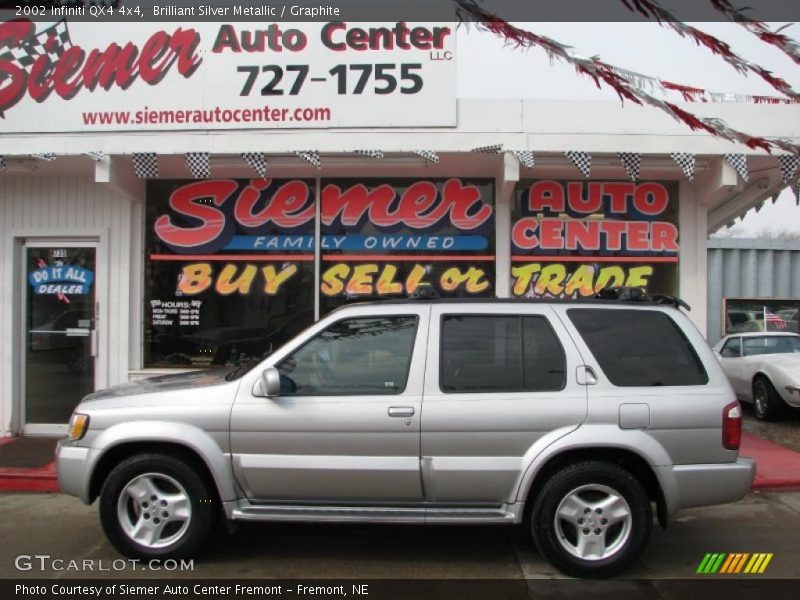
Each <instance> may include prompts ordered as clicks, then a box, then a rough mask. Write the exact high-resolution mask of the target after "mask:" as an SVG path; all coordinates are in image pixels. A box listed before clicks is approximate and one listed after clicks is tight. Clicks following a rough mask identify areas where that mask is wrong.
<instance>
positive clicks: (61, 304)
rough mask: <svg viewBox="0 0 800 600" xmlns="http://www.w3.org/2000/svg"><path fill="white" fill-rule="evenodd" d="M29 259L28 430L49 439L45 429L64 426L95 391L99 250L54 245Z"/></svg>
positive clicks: (28, 251)
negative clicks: (97, 261) (96, 299)
mask: <svg viewBox="0 0 800 600" xmlns="http://www.w3.org/2000/svg"><path fill="white" fill-rule="evenodd" d="M73 244H74V243H73ZM24 253H25V271H24V277H25V288H26V289H25V306H24V311H23V313H24V319H25V321H24V343H25V350H24V386H23V413H22V414H23V424H24V431H25V432H26V433H47V432H48V431H47V427H40V426H41V425H58V426H62V427H63V426H65V424H66V423H67V422H68V421H69V417H70V415H71V414H72V411H73V409H74V408H75V406H76V405H77V404H78V402H80V400H81V398H83V396H85V395H86V394H88V393H90V392H92V391H94V389H95V354H96V352H95V347H96V324H95V287H96V282H95V271H96V269H95V264H96V247H94V246H92V245H90V244H88V243H86V242H83V243H81V245H80V246H78V245H68V244H66V243H65V244H64V245H59V243H58V242H55V243H53V244H52V245H46V246H45V245H38V244H37V245H35V246H34V245H26V246H25V247H24ZM59 429H61V427H57V428H53V430H52V431H51V432H52V433H56V432H57V431H58V430H59Z"/></svg>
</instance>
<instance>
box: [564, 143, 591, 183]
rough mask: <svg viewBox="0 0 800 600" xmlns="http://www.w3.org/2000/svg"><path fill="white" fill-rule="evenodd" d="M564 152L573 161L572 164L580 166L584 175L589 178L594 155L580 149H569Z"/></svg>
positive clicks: (579, 168)
mask: <svg viewBox="0 0 800 600" xmlns="http://www.w3.org/2000/svg"><path fill="white" fill-rule="evenodd" d="M564 154H565V155H566V156H567V158H568V159H570V160H571V161H572V164H574V165H575V166H576V167H578V170H580V172H581V173H583V176H584V177H586V179H589V172H590V171H591V169H592V155H591V154H589V153H588V152H582V151H580V150H567V151H566V152H565V153H564Z"/></svg>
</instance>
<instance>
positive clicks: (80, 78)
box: [0, 19, 202, 114]
mask: <svg viewBox="0 0 800 600" xmlns="http://www.w3.org/2000/svg"><path fill="white" fill-rule="evenodd" d="M34 36H35V26H34V24H33V23H31V22H30V21H29V20H27V19H25V20H17V21H9V22H6V23H2V24H0V56H5V55H6V53H5V52H2V50H3V47H4V46H5V47H8V48H9V49H14V48H17V47H19V46H20V45H23V43H26V40H28V41H31V42H32V40H33V37H34ZM199 43H200V35H199V34H198V33H197V32H196V31H195V30H194V29H182V28H178V29H176V30H175V31H174V32H173V34H172V35H171V36H170V35H168V34H166V33H165V32H163V31H157V32H156V33H154V34H153V35H152V36H150V38H149V39H148V40H147V41H146V42H145V43H144V45H143V50H142V51H141V53H140V51H139V48H138V47H137V46H136V45H135V44H133V43H131V42H128V43H127V44H125V45H124V46H123V47H120V46H119V45H118V44H116V43H111V44H109V45H108V46H107V47H106V48H105V50H101V49H93V50H91V51H90V52H89V53H88V54H87V53H86V51H84V49H83V48H81V47H80V46H77V45H75V46H72V47H70V48H68V49H66V50H65V51H64V52H63V53H62V54H61V56H60V57H59V58H58V59H57V60H56V61H55V62H52V61H51V60H50V58H49V56H48V55H41V56H39V57H37V58H36V60H35V61H33V63H32V64H31V66H30V67H28V69H29V70H26V69H24V68H20V67H19V66H18V65H16V64H14V61H13V60H12V59H9V58H4V59H0V81H2V82H3V85H2V87H0V114H2V113H3V111H5V110H8V109H9V108H11V107H13V106H15V105H16V104H17V103H18V102H19V101H20V100H21V99H22V98H23V96H24V95H25V91H26V90H27V92H28V94H29V95H30V96H31V98H32V99H33V100H35V101H36V102H43V101H44V100H46V99H47V98H48V97H49V96H50V94H51V93H52V92H53V91H55V92H56V93H57V94H58V95H59V96H61V97H62V98H65V99H67V100H69V99H71V98H73V97H74V96H75V95H76V94H77V93H78V92H79V91H80V90H81V89H83V88H85V89H87V90H89V91H94V90H95V89H96V88H97V87H98V85H99V86H100V87H101V88H103V89H105V90H108V89H110V88H111V87H112V86H117V87H119V88H121V89H127V88H128V87H130V86H131V85H132V84H133V83H134V81H136V79H137V78H138V77H140V76H141V78H142V80H143V81H145V83H148V84H150V85H155V84H157V83H159V82H160V81H161V80H162V79H163V78H164V76H165V75H166V74H167V72H168V71H169V69H170V68H171V67H172V65H173V64H174V63H177V69H178V72H179V73H180V74H181V75H183V76H184V77H187V78H188V77H190V76H191V75H192V74H193V73H194V72H195V70H197V67H199V66H200V63H201V62H202V60H201V59H200V58H199V57H198V56H197V47H198V45H199Z"/></svg>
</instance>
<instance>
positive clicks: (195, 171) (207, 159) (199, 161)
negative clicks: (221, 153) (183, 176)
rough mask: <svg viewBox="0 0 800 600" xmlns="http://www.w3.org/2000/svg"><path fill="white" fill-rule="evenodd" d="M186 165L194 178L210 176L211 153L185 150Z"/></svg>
mask: <svg viewBox="0 0 800 600" xmlns="http://www.w3.org/2000/svg"><path fill="white" fill-rule="evenodd" d="M186 166H187V167H189V171H191V172H192V176H193V177H194V178H195V179H208V178H209V177H211V154H210V153H209V152H187V153H186Z"/></svg>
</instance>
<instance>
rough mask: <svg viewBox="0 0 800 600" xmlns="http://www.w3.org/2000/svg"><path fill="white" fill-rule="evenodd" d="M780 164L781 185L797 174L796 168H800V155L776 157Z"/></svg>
mask: <svg viewBox="0 0 800 600" xmlns="http://www.w3.org/2000/svg"><path fill="white" fill-rule="evenodd" d="M778 160H779V161H780V163H781V177H782V178H783V183H789V182H790V181H791V180H792V177H794V174H795V173H797V167H800V155H797V154H781V155H780V156H778Z"/></svg>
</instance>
